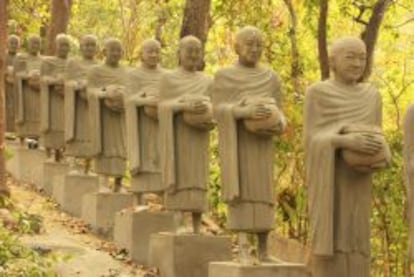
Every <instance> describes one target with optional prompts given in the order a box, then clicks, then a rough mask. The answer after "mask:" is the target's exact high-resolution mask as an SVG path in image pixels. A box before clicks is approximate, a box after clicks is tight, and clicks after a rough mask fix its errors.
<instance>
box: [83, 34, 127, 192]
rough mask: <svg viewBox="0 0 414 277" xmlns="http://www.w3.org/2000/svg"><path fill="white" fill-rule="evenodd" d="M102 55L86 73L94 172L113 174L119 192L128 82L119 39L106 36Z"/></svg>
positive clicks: (123, 166)
mask: <svg viewBox="0 0 414 277" xmlns="http://www.w3.org/2000/svg"><path fill="white" fill-rule="evenodd" d="M104 55H105V62H104V64H102V65H97V66H94V67H93V68H92V69H91V70H90V71H89V74H88V84H87V92H88V99H89V113H90V118H91V122H90V124H91V125H90V130H91V133H90V136H91V144H92V154H93V156H94V159H95V171H96V173H98V174H101V175H103V176H106V177H114V178H115V186H114V192H119V191H120V190H121V187H122V177H123V176H124V174H125V172H126V134H125V133H126V131H125V112H124V95H125V91H126V84H127V81H128V78H127V69H126V68H125V67H124V66H122V65H121V64H120V60H121V58H122V55H123V48H122V44H121V42H120V41H119V40H117V39H114V38H111V39H108V40H107V41H106V42H105V45H104Z"/></svg>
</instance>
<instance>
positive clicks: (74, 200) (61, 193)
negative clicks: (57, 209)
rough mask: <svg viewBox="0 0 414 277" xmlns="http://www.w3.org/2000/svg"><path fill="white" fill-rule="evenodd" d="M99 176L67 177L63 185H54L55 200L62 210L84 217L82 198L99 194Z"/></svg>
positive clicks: (68, 175) (69, 175)
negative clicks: (91, 194) (95, 193)
mask: <svg viewBox="0 0 414 277" xmlns="http://www.w3.org/2000/svg"><path fill="white" fill-rule="evenodd" d="M98 181H99V179H98V176H96V175H95V176H94V175H80V174H79V175H75V174H74V175H71V174H67V175H65V181H64V183H63V184H60V183H55V184H53V198H55V199H56V201H57V202H58V203H59V204H60V205H61V207H62V210H64V211H65V212H67V213H70V214H71V215H74V216H77V217H80V216H81V215H82V205H80V204H81V203H82V197H83V196H84V195H85V194H88V193H93V192H97V191H98V189H99V185H98Z"/></svg>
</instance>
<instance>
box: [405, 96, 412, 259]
mask: <svg viewBox="0 0 414 277" xmlns="http://www.w3.org/2000/svg"><path fill="white" fill-rule="evenodd" d="M404 171H405V186H406V191H407V199H408V201H407V202H408V209H407V218H408V223H409V246H408V250H409V251H408V255H409V258H410V260H411V261H412V260H414V104H411V105H410V106H409V107H408V109H407V113H406V115H405V119H404Z"/></svg>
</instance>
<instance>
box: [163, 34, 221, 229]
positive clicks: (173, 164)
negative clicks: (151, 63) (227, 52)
mask: <svg viewBox="0 0 414 277" xmlns="http://www.w3.org/2000/svg"><path fill="white" fill-rule="evenodd" d="M178 56H179V64H180V66H179V68H178V69H176V70H174V71H173V72H171V73H166V74H164V75H163V77H162V78H161V85H160V102H159V105H158V112H159V113H158V114H159V124H160V156H161V172H162V182H163V185H164V186H165V188H166V195H165V196H166V199H165V206H166V208H167V210H172V211H180V212H191V214H192V220H193V232H194V233H199V231H200V225H201V215H202V213H203V212H204V211H205V210H206V208H207V205H206V204H207V203H206V190H207V182H208V164H209V155H208V153H209V148H208V146H209V132H208V131H209V130H210V129H211V128H212V127H213V122H212V111H211V103H210V100H209V96H208V93H209V90H210V87H211V83H212V80H211V79H210V78H209V77H207V76H206V75H205V74H203V73H202V72H198V71H197V68H198V65H199V63H200V62H201V59H202V46H201V42H200V41H199V40H198V39H197V38H196V37H193V36H187V37H184V38H182V39H181V41H180V43H179V50H178Z"/></svg>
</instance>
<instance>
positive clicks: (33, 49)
mask: <svg viewBox="0 0 414 277" xmlns="http://www.w3.org/2000/svg"><path fill="white" fill-rule="evenodd" d="M41 45H42V40H41V39H40V37H39V36H38V35H30V36H29V38H28V39H27V51H28V52H29V54H30V55H33V56H37V55H38V54H39V52H40V47H41Z"/></svg>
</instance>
